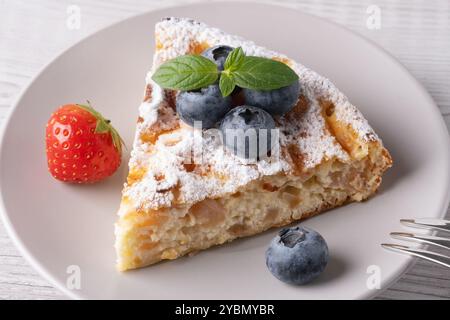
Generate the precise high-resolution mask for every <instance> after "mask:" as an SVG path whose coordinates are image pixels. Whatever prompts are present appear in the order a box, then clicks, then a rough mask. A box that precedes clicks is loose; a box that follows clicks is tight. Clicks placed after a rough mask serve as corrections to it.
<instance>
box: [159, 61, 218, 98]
mask: <svg viewBox="0 0 450 320" xmlns="http://www.w3.org/2000/svg"><path fill="white" fill-rule="evenodd" d="M218 76H219V71H218V70H217V66H216V64H215V63H214V62H213V61H211V60H209V59H207V58H205V57H202V56H198V55H184V56H179V57H177V58H175V59H172V60H169V61H167V62H165V63H163V64H162V65H161V66H160V67H159V68H158V70H156V72H155V73H154V74H153V77H152V79H153V81H155V82H156V83H157V84H159V85H160V86H161V87H163V88H167V89H175V90H183V91H188V90H195V89H200V88H204V87H207V86H209V85H210V84H213V83H214V82H215V81H216V80H217V77H218Z"/></svg>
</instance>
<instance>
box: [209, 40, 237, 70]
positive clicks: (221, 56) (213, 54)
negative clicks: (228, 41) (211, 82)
mask: <svg viewBox="0 0 450 320" xmlns="http://www.w3.org/2000/svg"><path fill="white" fill-rule="evenodd" d="M233 49H234V48H233V47H229V46H223V45H218V46H214V47H211V48H208V49H206V50H205V51H203V52H202V56H204V57H205V58H208V59H210V60H212V61H214V62H215V63H216V65H217V68H218V69H219V70H220V71H222V70H223V65H224V64H225V60H226V59H227V57H228V54H230V52H231V51H233Z"/></svg>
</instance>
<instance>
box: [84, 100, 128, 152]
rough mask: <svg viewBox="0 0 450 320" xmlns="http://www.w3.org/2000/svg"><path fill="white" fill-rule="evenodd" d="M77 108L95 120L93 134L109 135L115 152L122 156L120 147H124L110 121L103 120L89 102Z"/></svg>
mask: <svg viewBox="0 0 450 320" xmlns="http://www.w3.org/2000/svg"><path fill="white" fill-rule="evenodd" d="M77 106H78V107H80V108H81V109H84V110H86V111H88V112H89V113H91V114H92V115H93V116H94V117H95V118H96V119H97V123H96V125H95V133H110V134H111V138H112V141H113V144H114V146H115V147H116V149H117V151H119V153H120V154H122V145H125V143H124V141H123V140H122V138H121V137H120V135H119V133H118V132H117V130H116V129H115V128H114V127H113V126H112V125H111V121H109V120H107V119H105V118H104V117H103V116H102V114H101V113H100V112H98V111H97V110H95V109H94V108H93V107H91V105H90V103H89V101H88V105H83V104H78V105H77Z"/></svg>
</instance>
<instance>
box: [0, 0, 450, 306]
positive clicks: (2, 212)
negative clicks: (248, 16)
mask: <svg viewBox="0 0 450 320" xmlns="http://www.w3.org/2000/svg"><path fill="white" fill-rule="evenodd" d="M242 3H245V4H249V3H251V4H255V5H258V6H261V7H263V6H266V7H278V8H280V7H281V8H284V9H290V10H293V11H296V12H299V13H300V14H303V15H306V16H308V17H309V18H312V19H313V20H316V21H319V23H325V24H328V25H331V26H332V27H335V28H338V29H341V30H342V31H345V32H347V33H350V34H352V35H353V36H355V37H357V38H359V40H362V41H364V42H366V43H367V44H368V45H369V46H370V47H371V48H372V49H373V50H376V51H379V52H380V53H382V54H383V55H384V56H385V57H387V58H388V59H389V60H390V61H391V62H393V63H394V64H395V65H397V66H398V67H399V68H400V69H402V71H403V73H405V74H406V75H407V76H408V78H409V80H410V81H412V82H414V84H415V86H416V87H418V88H420V89H421V91H422V93H423V94H424V97H426V99H427V100H428V102H429V104H431V105H433V106H434V108H432V111H431V110H430V112H434V113H435V115H438V116H439V118H440V124H441V129H443V130H445V131H447V135H446V137H447V140H448V142H449V143H447V152H446V164H447V176H448V177H449V178H450V136H449V133H448V129H447V127H446V124H445V122H444V119H443V117H442V114H441V112H440V109H439V107H438V105H437V104H436V102H435V101H434V99H433V97H432V96H431V95H430V93H429V92H428V91H427V90H426V88H425V87H424V85H423V84H422V83H420V82H419V80H417V79H416V78H415V77H414V76H413V75H412V74H411V72H410V71H409V70H408V69H407V68H406V67H405V66H404V65H403V63H401V62H400V61H399V60H397V58H396V57H395V56H394V55H393V54H391V53H390V52H388V51H387V50H386V49H384V48H383V47H381V46H380V45H378V44H377V43H376V42H375V41H373V40H371V39H368V38H366V37H364V36H363V35H362V34H359V33H357V32H356V31H353V30H351V29H349V28H347V27H346V26H344V25H341V24H339V23H337V22H334V21H331V20H328V19H326V18H322V17H320V16H317V15H314V14H311V13H308V12H304V11H302V10H301V9H299V8H295V7H293V6H292V5H290V4H289V3H279V2H275V1H272V0H271V1H265V2H257V1H256V0H231V1H225V0H221V1H214V2H207V1H204V0H203V1H199V2H194V3H183V4H173V3H172V4H165V5H159V6H157V7H156V8H152V9H149V10H146V11H144V12H141V13H138V14H133V15H131V16H129V17H126V18H124V19H122V20H119V21H115V22H113V23H110V24H108V25H106V26H104V27H102V28H100V29H98V30H95V31H93V32H92V33H90V34H88V35H86V36H85V37H83V38H81V39H79V40H77V41H76V42H75V43H73V44H71V45H69V46H68V47H67V48H65V49H62V50H61V51H60V52H59V53H57V54H55V55H54V56H53V57H52V58H51V59H50V60H49V61H48V62H47V63H45V64H44V66H43V67H41V68H40V70H38V71H37V72H36V74H35V75H34V76H33V77H32V78H31V79H30V80H29V81H28V83H27V84H26V85H25V86H23V87H22V89H21V90H20V92H19V94H18V95H17V97H16V98H15V99H14V101H13V103H12V104H11V107H10V108H9V110H8V111H7V116H6V117H5V122H4V125H3V126H2V128H1V130H0V169H1V168H2V166H3V163H2V161H3V160H2V159H3V152H4V140H5V136H6V132H7V131H8V128H9V126H10V125H11V121H10V120H11V118H12V116H13V114H14V112H15V111H16V109H17V106H18V105H19V104H20V102H21V100H22V99H23V97H24V96H25V94H26V93H27V91H28V90H29V88H30V87H31V86H33V84H34V83H35V82H36V81H37V80H38V79H39V78H40V76H41V75H42V74H43V73H44V72H45V71H46V70H47V68H48V67H50V66H51V65H52V64H53V63H54V62H55V61H56V60H58V59H60V58H61V57H62V56H64V55H65V54H66V53H67V52H69V51H70V50H72V49H74V48H75V47H77V46H79V45H81V44H82V43H84V42H85V41H88V40H89V39H90V38H91V37H94V36H96V35H97V34H98V33H100V32H104V31H106V30H107V29H110V28H114V27H116V26H117V25H120V24H125V23H127V22H128V21H129V20H132V19H136V18H138V17H141V16H145V15H148V14H151V13H157V12H164V11H166V10H168V9H176V8H185V7H192V6H204V5H207V6H215V5H230V4H232V5H238V4H242ZM443 132H444V131H443ZM1 176H2V171H1V170H0V218H1V221H2V222H3V225H4V227H5V229H6V231H7V234H8V236H9V237H10V239H11V240H12V242H13V243H14V245H15V247H16V248H17V249H18V250H19V252H20V253H21V254H22V256H23V257H24V258H25V259H26V261H27V262H28V263H29V264H30V265H31V267H32V268H33V269H35V270H36V271H37V272H38V273H39V274H40V275H41V276H43V277H44V278H45V279H46V280H48V281H49V282H50V283H51V284H52V285H53V286H54V287H56V288H57V289H58V290H60V291H61V292H62V293H63V294H65V295H66V296H67V297H69V298H71V299H76V300H79V299H89V298H88V297H85V295H84V294H82V293H81V292H77V291H75V290H70V289H68V288H66V287H65V286H64V285H63V283H62V282H60V281H59V280H57V279H56V278H55V277H54V276H53V275H52V274H51V273H50V272H48V270H47V269H46V268H45V267H44V266H43V265H42V264H41V263H40V262H39V260H38V258H37V257H35V255H33V254H32V253H31V252H30V251H29V250H28V248H27V247H26V246H25V244H24V243H23V241H22V239H21V238H20V237H19V235H18V234H17V232H16V230H15V228H14V226H13V224H12V223H11V220H10V219H9V214H8V212H7V210H6V207H5V202H4V198H3V189H4V186H3V183H2V182H1V181H2V179H1ZM446 189H447V191H446V196H445V197H444V199H443V200H442V203H441V209H440V214H439V216H440V217H441V218H443V217H445V215H446V211H447V207H448V205H449V202H450V179H447V183H446ZM417 261H418V258H416V257H412V256H406V257H405V262H403V263H402V265H401V266H400V267H399V268H398V270H397V271H396V272H393V273H392V274H391V275H390V276H389V277H387V278H384V279H383V280H382V281H381V289H379V290H368V291H366V292H365V293H363V294H361V295H360V296H358V299H360V300H361V299H371V298H373V297H375V296H377V295H379V294H380V293H382V292H384V291H385V290H387V289H388V288H389V287H390V286H391V285H392V284H393V283H394V282H395V281H396V280H397V279H398V278H399V277H401V276H402V275H403V274H404V273H405V272H407V271H408V270H409V269H410V268H412V267H413V266H414V265H415V263H416V262H417ZM64 298H65V297H63V298H62V299H64Z"/></svg>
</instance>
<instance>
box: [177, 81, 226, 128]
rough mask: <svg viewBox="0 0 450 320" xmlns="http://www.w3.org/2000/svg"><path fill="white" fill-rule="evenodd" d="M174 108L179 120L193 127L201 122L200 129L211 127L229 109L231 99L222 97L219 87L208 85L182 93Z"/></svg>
mask: <svg viewBox="0 0 450 320" xmlns="http://www.w3.org/2000/svg"><path fill="white" fill-rule="evenodd" d="M176 108H177V112H178V115H179V116H180V118H181V120H183V121H184V122H186V123H187V124H189V125H191V126H193V125H194V121H202V128H203V129H208V128H211V127H213V126H214V125H215V124H216V123H217V122H218V121H219V120H221V119H222V118H223V116H224V115H225V114H226V113H227V112H228V111H229V110H230V108H231V97H229V96H228V97H222V94H221V93H220V89H219V86H218V85H216V84H213V85H210V86H208V87H206V88H202V89H200V90H196V91H182V92H180V93H179V94H178V96H177V101H176Z"/></svg>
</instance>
